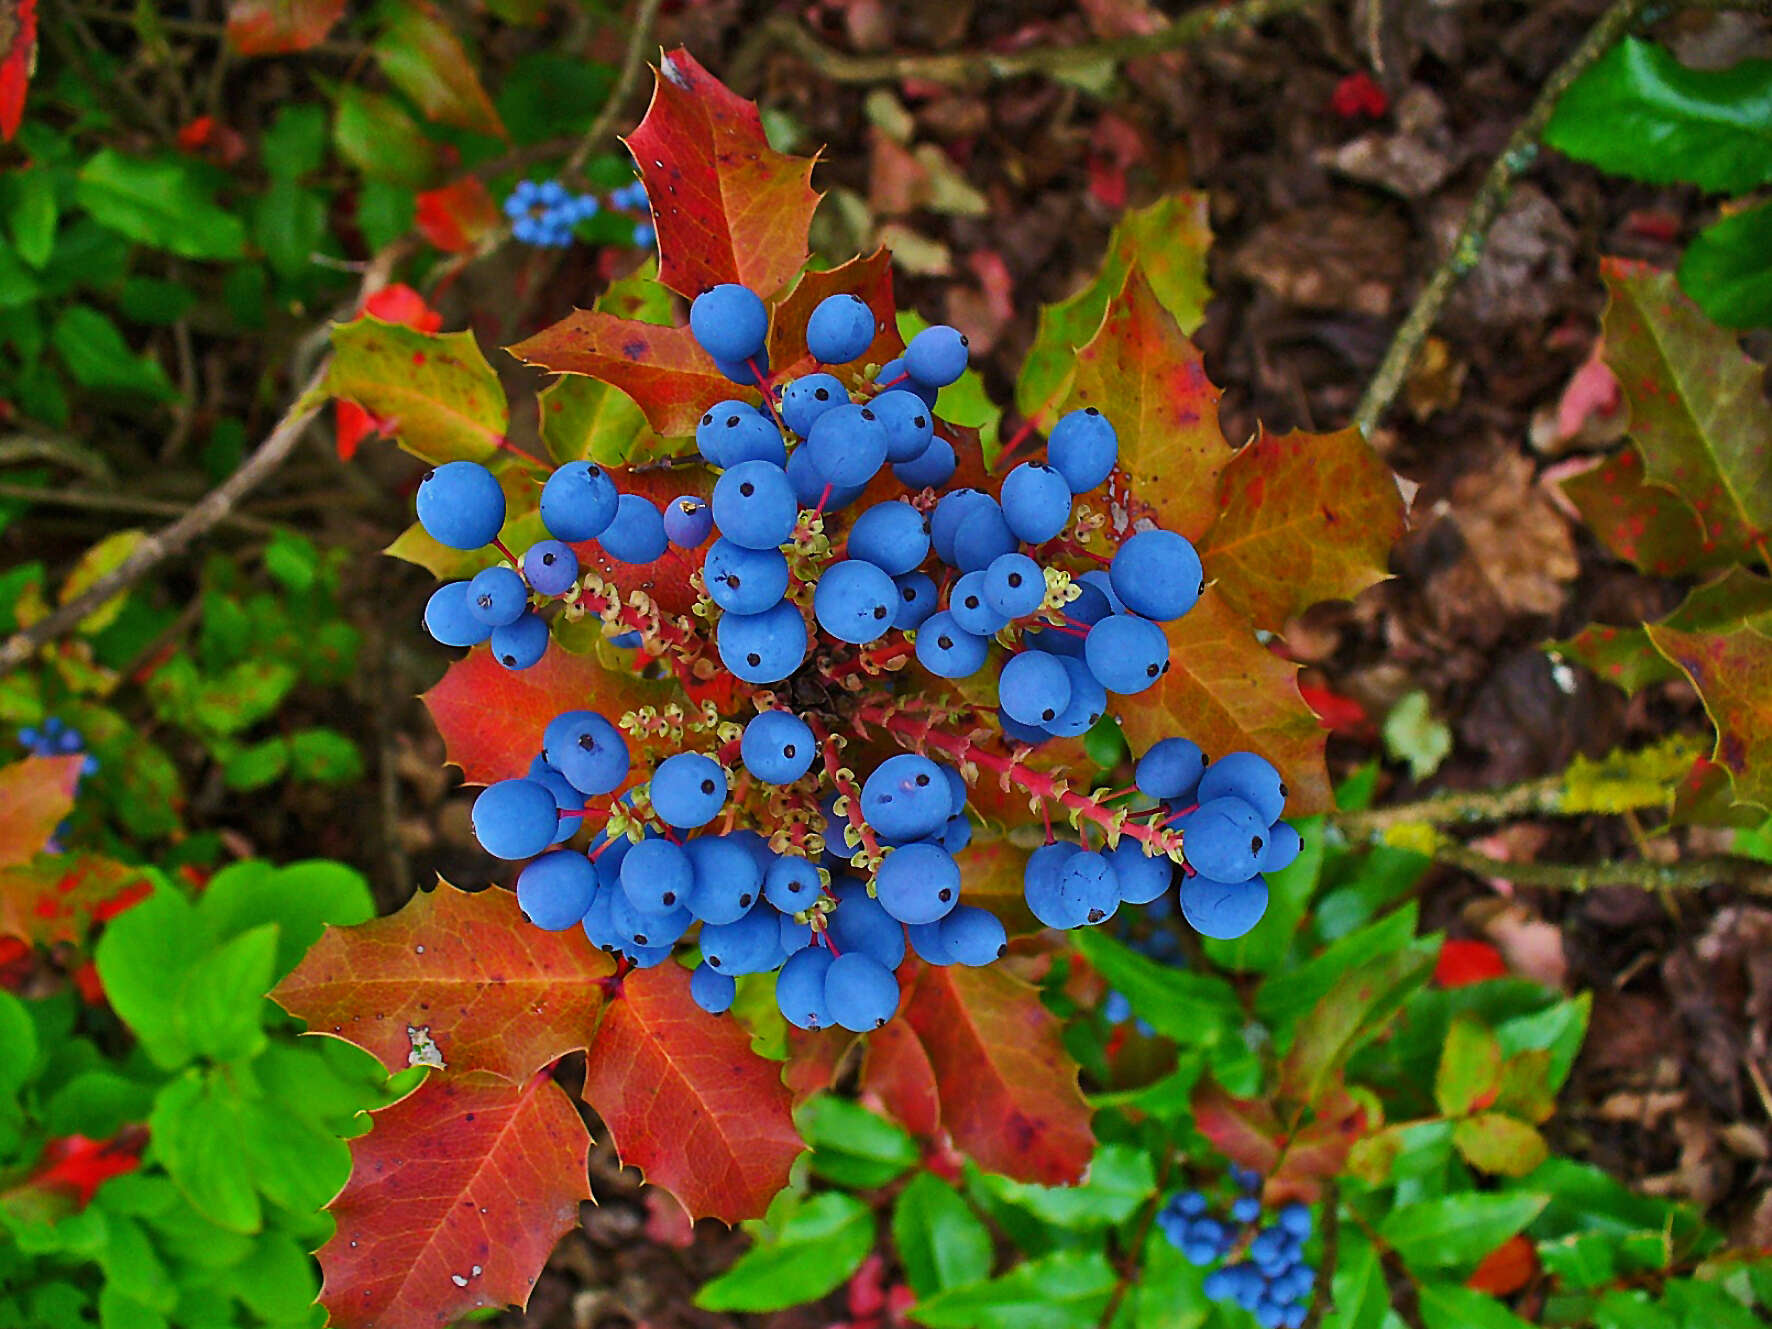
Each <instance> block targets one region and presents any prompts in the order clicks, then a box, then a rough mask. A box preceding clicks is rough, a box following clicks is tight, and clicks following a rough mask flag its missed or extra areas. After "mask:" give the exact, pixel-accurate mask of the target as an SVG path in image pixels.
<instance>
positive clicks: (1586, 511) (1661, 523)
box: [1560, 443, 1735, 577]
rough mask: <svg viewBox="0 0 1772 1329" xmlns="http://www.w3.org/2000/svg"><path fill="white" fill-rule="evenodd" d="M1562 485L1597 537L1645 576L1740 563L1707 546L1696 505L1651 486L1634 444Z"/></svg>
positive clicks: (1640, 456) (1671, 574)
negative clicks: (1694, 507)
mask: <svg viewBox="0 0 1772 1329" xmlns="http://www.w3.org/2000/svg"><path fill="white" fill-rule="evenodd" d="M1560 485H1561V488H1562V490H1563V493H1564V495H1565V496H1566V497H1567V498H1568V499H1569V501H1570V502H1571V503H1573V504H1574V505H1575V507H1576V509H1577V510H1578V511H1579V512H1580V513H1581V518H1582V520H1583V521H1585V522H1586V523H1587V526H1588V529H1589V530H1591V531H1592V532H1593V533H1594V536H1595V538H1596V539H1598V540H1599V541H1600V543H1601V544H1603V545H1605V546H1606V548H1608V549H1610V550H1611V551H1612V552H1613V553H1614V554H1616V555H1617V556H1618V557H1619V558H1622V559H1625V560H1626V561H1628V562H1631V563H1635V564H1636V565H1637V566H1638V567H1639V568H1641V569H1642V570H1643V571H1644V572H1649V573H1653V574H1654V575H1656V576H1658V577H1673V576H1678V575H1679V574H1681V573H1683V572H1697V571H1699V570H1701V569H1704V568H1713V567H1722V566H1724V565H1727V564H1731V563H1733V562H1734V561H1735V560H1734V557H1733V556H1732V555H1731V554H1730V553H1729V552H1728V551H1726V550H1722V549H1719V548H1717V547H1715V546H1712V547H1711V548H1710V549H1709V550H1707V549H1706V548H1705V538H1704V531H1703V528H1702V527H1701V526H1700V525H1699V523H1698V514H1697V513H1696V512H1694V511H1693V510H1692V505H1691V504H1690V503H1688V502H1686V500H1685V499H1683V498H1681V497H1680V496H1679V495H1678V494H1676V493H1674V491H1673V490H1671V489H1668V488H1666V487H1664V486H1662V485H1658V484H1652V483H1650V481H1649V480H1648V478H1647V476H1645V474H1644V472H1643V454H1642V453H1640V452H1638V451H1637V447H1636V444H1634V443H1626V444H1625V445H1624V447H1622V448H1620V449H1619V450H1618V451H1617V452H1614V453H1613V454H1612V455H1611V456H1610V457H1607V458H1606V459H1605V460H1604V461H1602V462H1600V463H1598V464H1597V465H1594V466H1590V467H1588V468H1587V469H1586V470H1583V471H1578V472H1576V473H1575V474H1574V475H1571V476H1569V477H1568V478H1567V479H1564V480H1562V481H1561V482H1560Z"/></svg>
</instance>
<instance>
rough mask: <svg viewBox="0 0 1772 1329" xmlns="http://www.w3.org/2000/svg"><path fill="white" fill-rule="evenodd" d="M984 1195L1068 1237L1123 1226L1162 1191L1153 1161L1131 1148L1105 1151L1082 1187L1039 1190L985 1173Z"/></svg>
mask: <svg viewBox="0 0 1772 1329" xmlns="http://www.w3.org/2000/svg"><path fill="white" fill-rule="evenodd" d="M981 1176H982V1177H983V1184H984V1187H985V1189H986V1190H987V1191H988V1192H989V1193H990V1194H991V1195H992V1196H994V1197H995V1198H996V1199H998V1200H1000V1201H1002V1202H1003V1203H1005V1204H1012V1205H1014V1206H1015V1207H1016V1208H1018V1209H1025V1210H1026V1211H1027V1212H1028V1213H1030V1214H1032V1215H1034V1217H1036V1218H1037V1219H1039V1220H1040V1221H1041V1222H1042V1223H1047V1224H1050V1225H1051V1226H1053V1227H1058V1228H1064V1229H1066V1230H1068V1231H1074V1232H1086V1231H1089V1230H1090V1229H1093V1228H1100V1227H1109V1226H1111V1225H1113V1224H1115V1223H1122V1222H1124V1221H1125V1220H1126V1219H1128V1218H1130V1217H1131V1216H1132V1215H1133V1214H1134V1213H1135V1212H1137V1210H1138V1206H1139V1204H1140V1203H1141V1202H1142V1201H1143V1200H1145V1199H1146V1198H1147V1197H1148V1196H1149V1195H1150V1194H1151V1193H1152V1192H1153V1191H1154V1190H1156V1188H1157V1178H1156V1174H1155V1172H1154V1171H1153V1169H1152V1166H1151V1156H1150V1155H1149V1154H1148V1153H1146V1152H1145V1151H1144V1150H1142V1149H1134V1148H1132V1147H1131V1146H1129V1145H1123V1144H1108V1145H1102V1146H1101V1147H1100V1148H1099V1149H1097V1150H1096V1151H1095V1157H1094V1158H1093V1159H1092V1160H1090V1163H1089V1172H1088V1175H1087V1176H1086V1177H1085V1178H1084V1180H1083V1182H1082V1184H1081V1185H1077V1186H1040V1185H1036V1184H1034V1183H1032V1182H1022V1181H1011V1180H1010V1179H1009V1178H1008V1177H1003V1176H998V1175H996V1174H995V1173H983V1174H981Z"/></svg>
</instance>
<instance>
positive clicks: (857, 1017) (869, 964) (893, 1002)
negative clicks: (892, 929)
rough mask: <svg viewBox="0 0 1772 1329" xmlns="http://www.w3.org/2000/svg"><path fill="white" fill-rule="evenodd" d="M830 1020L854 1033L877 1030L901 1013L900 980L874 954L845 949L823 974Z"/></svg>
mask: <svg viewBox="0 0 1772 1329" xmlns="http://www.w3.org/2000/svg"><path fill="white" fill-rule="evenodd" d="M824 995H825V1004H826V1005H827V1006H829V1008H830V1012H831V1019H832V1020H834V1021H835V1022H836V1023H837V1024H838V1025H840V1026H842V1027H843V1028H844V1029H847V1030H849V1031H851V1032H852V1033H857V1034H865V1033H867V1032H868V1031H870V1030H873V1029H878V1028H879V1027H880V1026H881V1025H883V1024H885V1023H886V1021H888V1020H890V1019H891V1018H892V1017H893V1016H894V1015H895V1014H897V1012H898V980H897V979H896V978H894V977H893V976H892V971H891V970H890V969H888V968H887V967H886V966H885V965H883V964H881V963H880V962H879V961H878V960H876V959H874V958H873V956H871V955H867V954H865V953H863V952H861V951H844V952H843V954H841V955H839V956H838V957H837V958H836V959H835V960H833V961H831V965H830V968H829V969H827V970H826V971H825V976H824Z"/></svg>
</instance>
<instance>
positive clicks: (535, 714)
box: [423, 646, 677, 784]
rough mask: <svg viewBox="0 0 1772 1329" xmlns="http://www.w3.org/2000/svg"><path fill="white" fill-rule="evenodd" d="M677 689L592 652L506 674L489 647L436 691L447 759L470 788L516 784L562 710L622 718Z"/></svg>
mask: <svg viewBox="0 0 1772 1329" xmlns="http://www.w3.org/2000/svg"><path fill="white" fill-rule="evenodd" d="M676 695H677V694H676V689H675V688H674V687H673V686H671V685H669V684H665V683H655V682H649V681H647V680H645V679H642V678H637V677H635V676H634V675H632V674H618V673H614V672H612V671H610V670H607V669H605V668H603V667H602V666H601V665H599V664H598V663H597V662H596V660H594V659H593V658H591V657H590V656H588V655H572V654H570V653H568V652H566V651H563V650H561V649H560V648H559V647H558V646H550V647H549V648H548V652H547V654H546V655H544V656H542V658H541V662H540V663H539V664H537V665H535V667H534V668H531V669H523V670H511V669H506V668H504V667H503V666H502V665H500V664H499V663H498V661H496V660H494V659H493V658H492V655H491V653H490V652H489V651H487V650H486V648H485V647H479V646H477V647H475V648H474V649H473V650H472V651H470V652H469V653H468V654H467V655H465V656H464V657H462V658H461V659H460V660H457V661H456V662H455V663H454V664H452V665H450V666H449V672H448V673H446V674H444V675H443V678H442V680H441V681H440V682H439V683H438V684H437V685H436V686H435V687H434V688H432V689H431V690H430V691H429V692H427V693H425V694H424V698H423V700H424V703H425V705H426V707H428V708H429V709H430V712H431V719H432V720H433V721H434V722H435V723H436V726H437V732H438V733H440V734H442V735H443V747H444V752H445V754H446V757H447V760H449V761H450V762H452V763H454V764H455V765H457V766H459V767H461V770H462V774H463V776H465V777H466V779H467V782H468V783H469V784H491V783H493V782H494V781H496V780H509V779H515V778H516V777H518V776H521V775H523V774H524V773H525V772H527V771H528V769H529V763H530V762H531V761H532V760H533V759H534V757H535V755H536V754H537V753H538V752H540V751H541V735H542V730H544V729H545V728H547V724H548V721H549V720H552V719H553V718H554V717H555V716H556V715H558V714H560V713H561V712H562V711H571V710H592V711H599V712H601V713H602V714H604V715H605V716H606V717H608V718H609V719H610V720H612V721H613V720H615V719H617V718H618V717H619V716H621V714H622V713H623V712H625V711H632V710H638V709H639V708H640V707H642V706H658V705H663V704H665V703H666V702H668V701H670V700H672V699H673V698H675V696H676Z"/></svg>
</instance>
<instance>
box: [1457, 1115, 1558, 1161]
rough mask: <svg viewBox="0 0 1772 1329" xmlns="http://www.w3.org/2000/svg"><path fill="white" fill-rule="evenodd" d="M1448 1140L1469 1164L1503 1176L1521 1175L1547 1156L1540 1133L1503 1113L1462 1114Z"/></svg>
mask: <svg viewBox="0 0 1772 1329" xmlns="http://www.w3.org/2000/svg"><path fill="white" fill-rule="evenodd" d="M1452 1143H1453V1144H1454V1145H1456V1146H1457V1147H1458V1152H1459V1153H1461V1154H1463V1155H1464V1158H1465V1161H1466V1162H1467V1163H1469V1164H1470V1165H1471V1166H1472V1167H1474V1168H1478V1169H1480V1170H1481V1171H1484V1172H1494V1173H1496V1174H1498V1175H1500V1176H1503V1177H1523V1176H1525V1175H1526V1174H1527V1173H1528V1172H1530V1171H1532V1169H1533V1168H1535V1167H1537V1166H1538V1165H1539V1164H1540V1163H1542V1162H1544V1160H1545V1159H1546V1158H1548V1157H1549V1156H1550V1148H1549V1146H1547V1145H1546V1144H1545V1142H1544V1137H1543V1136H1542V1135H1540V1134H1539V1133H1538V1132H1537V1131H1536V1130H1535V1129H1533V1128H1532V1127H1531V1126H1528V1125H1527V1124H1526V1123H1525V1122H1523V1121H1520V1120H1519V1119H1518V1118H1515V1117H1510V1116H1508V1115H1507V1114H1506V1113H1503V1112H1482V1113H1478V1114H1477V1115H1476V1116H1474V1117H1466V1118H1465V1119H1464V1120H1463V1121H1461V1122H1459V1123H1458V1124H1457V1125H1456V1126H1454V1127H1453V1128H1452Z"/></svg>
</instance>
